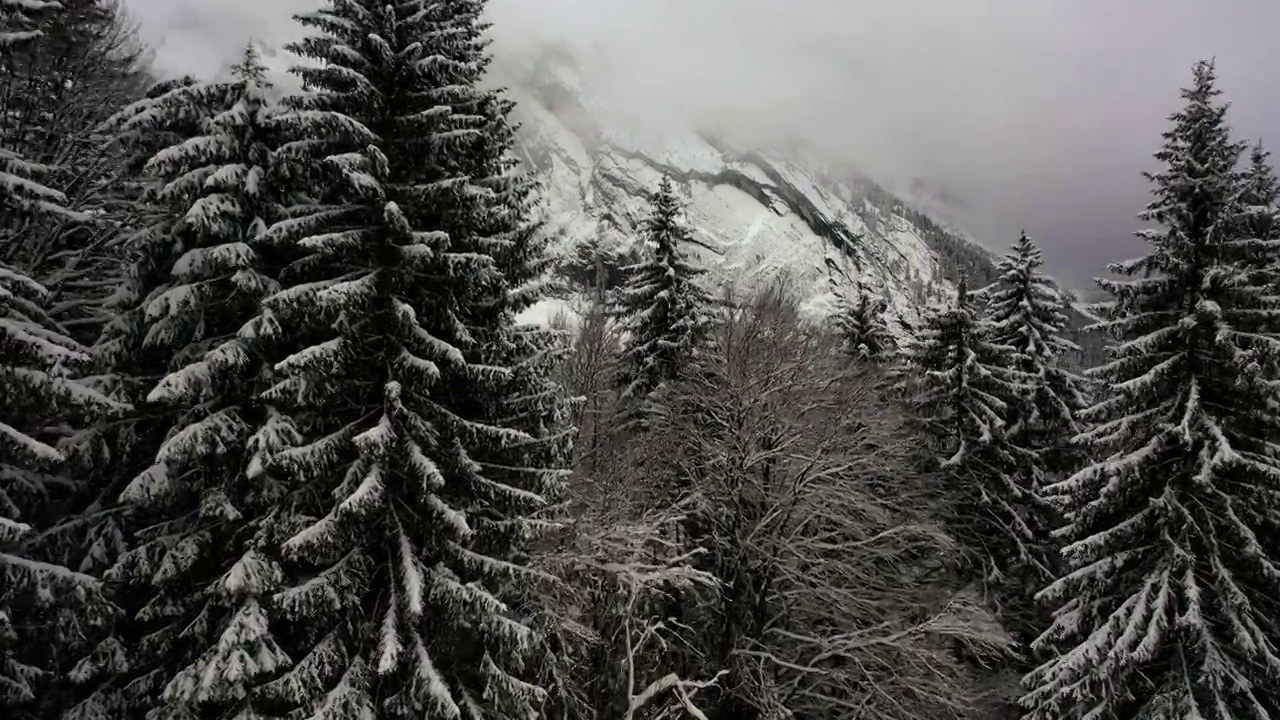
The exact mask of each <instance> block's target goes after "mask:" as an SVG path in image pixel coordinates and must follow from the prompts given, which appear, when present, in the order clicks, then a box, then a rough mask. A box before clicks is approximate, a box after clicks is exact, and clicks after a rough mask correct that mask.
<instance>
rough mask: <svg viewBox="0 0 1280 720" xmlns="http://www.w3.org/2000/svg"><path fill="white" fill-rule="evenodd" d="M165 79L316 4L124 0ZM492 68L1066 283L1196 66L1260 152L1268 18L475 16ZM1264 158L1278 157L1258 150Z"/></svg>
mask: <svg viewBox="0 0 1280 720" xmlns="http://www.w3.org/2000/svg"><path fill="white" fill-rule="evenodd" d="M126 2H127V3H128V4H129V6H130V7H131V8H132V9H133V10H134V12H135V14H136V15H137V16H138V17H139V19H140V20H141V21H142V22H143V23H144V29H145V31H146V34H147V35H148V37H149V38H150V39H151V40H152V41H153V43H154V44H155V45H156V47H157V48H158V53H157V54H158V61H159V62H160V63H162V64H163V65H165V66H167V67H171V68H173V69H174V70H175V71H182V72H194V73H198V74H207V73H212V72H216V71H217V70H218V68H220V67H223V66H224V65H225V62H226V61H225V58H226V57H229V56H230V55H231V54H232V53H234V52H235V51H236V49H237V48H238V47H239V46H241V45H242V44H243V43H244V41H245V39H247V38H248V37H250V36H255V37H258V38H260V39H262V40H265V41H267V42H268V43H271V44H276V43H279V42H282V41H283V40H285V39H287V38H289V37H292V36H294V35H295V34H296V33H297V28H296V26H295V24H293V23H292V22H291V21H290V20H289V16H290V15H291V14H292V13H293V12H297V11H300V10H305V9H307V8H309V7H315V6H317V5H318V3H317V2H316V0H126ZM490 12H491V18H492V20H493V22H494V36H495V39H496V47H497V51H498V52H500V53H519V52H521V51H522V50H527V49H529V48H531V47H534V46H537V45H540V44H542V43H547V42H556V43H567V44H569V45H571V46H575V47H576V48H577V49H578V50H579V51H580V52H582V53H583V54H584V56H586V57H587V58H589V62H591V63H593V67H595V69H596V70H597V71H599V72H603V73H607V77H608V78H609V85H610V86H611V88H612V89H613V93H612V94H613V95H614V96H615V97H617V98H622V99H623V100H624V101H625V102H626V103H627V104H628V106H629V109H631V110H632V111H633V112H639V113H643V112H645V111H652V112H654V113H657V114H661V115H663V116H669V115H671V114H672V113H679V114H682V115H686V116H688V117H689V118H691V119H696V120H706V119H712V120H714V121H715V122H717V123H720V124H723V125H725V126H728V127H730V128H732V129H733V130H735V131H737V132H741V133H753V134H756V135H758V136H760V137H762V138H768V139H770V140H784V139H787V138H795V137H798V138H804V139H806V140H808V141H810V142H814V143H816V144H819V145H821V146H822V147H824V148H826V149H828V150H829V151H831V152H834V153H837V154H839V155H841V156H844V157H847V158H848V159H850V160H852V161H854V162H856V163H858V164H859V165H860V166H861V167H863V168H864V169H865V170H866V172H867V173H868V174H870V175H872V176H873V177H877V178H880V179H882V180H884V181H885V182H887V183H890V184H895V185H897V184H906V183H909V182H910V181H911V180H912V179H915V178H921V179H925V180H927V181H928V182H929V183H930V184H932V185H935V186H938V187H941V188H943V189H944V190H945V191H946V192H948V193H949V194H951V195H954V196H955V197H956V198H959V199H960V200H962V201H963V202H962V207H960V208H957V212H958V213H959V215H960V219H961V220H962V222H963V223H964V224H965V225H966V226H967V227H968V228H969V229H970V230H971V231H972V232H973V233H974V234H975V235H976V236H977V237H979V238H980V239H981V240H983V241H984V242H986V243H987V244H988V245H991V246H993V247H997V248H1000V247H1004V246H1005V245H1007V244H1008V243H1009V242H1011V241H1012V240H1013V239H1014V238H1015V237H1016V235H1017V232H1018V230H1019V229H1020V228H1023V227H1025V228H1026V229H1027V230H1028V232H1030V233H1031V234H1032V235H1033V236H1035V237H1036V238H1037V239H1038V240H1039V241H1040V242H1041V244H1042V245H1043V246H1044V247H1045V254H1046V257H1047V260H1048V262H1049V264H1050V267H1051V269H1053V270H1055V271H1056V272H1058V273H1059V274H1060V275H1061V276H1062V277H1063V279H1064V280H1067V281H1069V282H1072V283H1074V284H1077V285H1082V284H1085V283H1087V281H1088V278H1089V277H1091V276H1092V275H1095V274H1098V273H1100V272H1101V271H1102V269H1103V266H1104V265H1105V263H1106V262H1108V261H1110V260H1115V259H1120V258H1123V257H1127V256H1129V255H1133V254H1137V253H1139V252H1141V250H1142V247H1141V245H1140V244H1139V243H1138V242H1137V241H1136V240H1134V239H1133V238H1132V237H1131V235H1130V233H1131V232H1132V231H1133V230H1135V229H1137V228H1138V227H1139V222H1138V221H1137V220H1136V219H1135V216H1136V214H1137V213H1138V212H1139V211H1140V210H1141V209H1142V207H1143V205H1144V204H1145V203H1146V200H1147V193H1148V188H1147V186H1146V184H1145V182H1144V181H1143V180H1142V179H1141V176H1140V172H1141V171H1142V170H1144V169H1149V168H1150V167H1151V166H1152V161H1151V157H1150V156H1151V153H1152V152H1153V151H1154V150H1155V148H1156V147H1157V146H1158V144H1159V142H1160V133H1161V132H1162V131H1163V130H1164V129H1165V127H1166V126H1167V121H1166V116H1167V115H1168V114H1169V113H1170V112H1172V111H1173V110H1175V109H1177V107H1178V105H1179V98H1178V89H1179V87H1181V86H1182V85H1184V84H1185V83H1186V82H1187V81H1188V80H1189V79H1190V67H1191V65H1192V64H1193V63H1194V62H1195V61H1196V60H1198V59H1201V58H1206V57H1214V56H1216V58H1217V60H1218V67H1219V75H1220V77H1221V81H1222V82H1221V87H1222V88H1223V89H1224V90H1225V91H1226V97H1227V99H1229V100H1232V101H1233V103H1234V107H1233V109H1232V112H1231V122H1232V124H1233V126H1234V127H1235V128H1236V130H1237V134H1238V135H1239V136H1240V137H1243V138H1254V137H1258V136H1259V135H1261V136H1263V137H1264V139H1265V138H1266V137H1267V136H1268V135H1271V136H1274V137H1275V138H1276V142H1277V143H1280V71H1277V69H1276V68H1277V65H1276V64H1275V62H1274V53H1273V50H1272V48H1273V47H1274V34H1275V33H1274V28H1276V27H1278V26H1280V4H1277V3H1274V2H1271V1H1270V0H1228V1H1224V2H1220V3H1205V2H1199V1H1198V0H1125V1H1124V2H1115V1H1114V0H1077V1H1075V2H1065V1H1062V0H966V1H965V2H955V0H894V1H893V2H886V1H885V0H787V1H786V2H782V1H781V0H694V1H690V0H491V4H490ZM1278 150H1280V148H1278Z"/></svg>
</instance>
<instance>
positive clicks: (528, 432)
mask: <svg viewBox="0 0 1280 720" xmlns="http://www.w3.org/2000/svg"><path fill="white" fill-rule="evenodd" d="M482 9H483V3H482V2H478V1H463V0H457V1H454V2H446V3H428V2H423V1H405V2H397V3H385V2H383V1H382V0H335V1H334V2H331V3H327V4H326V5H325V6H324V7H323V8H322V9H320V10H318V11H316V12H313V13H309V14H305V15H301V16H298V20H299V21H300V22H301V23H302V24H303V25H304V26H305V27H307V28H309V29H311V30H312V31H313V32H314V34H312V35H311V36H310V37H307V38H306V39H303V40H301V41H299V42H297V43H296V44H294V45H292V46H291V48H290V49H291V50H292V51H294V52H296V53H298V54H300V55H302V56H304V57H307V58H311V59H314V60H317V61H319V62H318V63H316V64H314V65H305V66H300V67H298V68H296V69H295V72H296V73H297V74H298V75H299V76H300V77H301V78H302V80H303V81H304V84H305V87H306V88H307V90H306V91H305V92H303V93H301V94H298V95H295V96H293V97H291V98H289V99H288V100H287V101H286V105H287V106H288V108H289V112H287V113H285V114H284V115H283V116H282V122H284V124H285V125H286V127H288V129H289V133H290V138H291V140H290V141H289V142H288V143H286V144H285V145H283V146H282V147H281V149H280V151H279V152H278V154H279V155H280V156H282V157H288V158H297V159H299V160H303V161H306V162H308V163H310V164H311V168H312V169H311V171H310V172H309V175H308V179H310V180H311V181H312V187H311V189H310V190H309V191H308V197H307V198H305V199H304V200H305V201H300V202H297V203H295V204H293V205H292V206H291V207H290V208H289V210H288V215H287V217H286V218H284V219H282V220H281V221H279V222H277V223H275V224H274V225H273V226H272V227H271V228H269V229H268V230H267V233H266V235H265V236H264V237H265V238H268V239H271V240H280V241H287V242H289V243H291V244H292V245H294V246H296V247H297V248H299V249H300V250H301V251H302V252H304V253H306V257H305V258H303V259H301V260H299V261H298V262H296V263H294V264H293V265H291V266H290V267H289V268H287V269H286V272H285V273H284V274H283V275H282V278H281V280H282V285H283V287H282V289H281V290H280V291H279V292H277V293H275V294H273V295H272V296H270V297H268V298H267V299H266V300H265V303H264V304H265V307H266V308H267V311H268V312H271V313H273V314H274V315H275V316H276V317H277V318H278V320H279V322H280V325H281V327H282V336H284V337H287V338H289V339H290V342H296V343H297V347H296V351H295V352H292V354H290V355H288V356H287V357H285V358H284V359H283V360H281V361H280V362H279V363H277V364H276V365H275V371H276V373H277V377H276V382H275V384H274V385H273V386H272V387H271V388H270V389H269V390H268V391H267V392H266V393H264V395H263V399H264V400H265V401H266V402H268V403H270V404H272V405H275V406H277V407H278V408H279V409H280V410H281V411H282V412H283V413H286V415H282V416H281V418H282V419H281V421H280V422H281V423H282V424H284V423H287V425H286V426H287V427H288V428H290V430H293V431H296V432H297V437H288V436H287V435H286V434H285V433H279V434H278V435H277V437H276V438H274V440H273V442H269V443H264V453H265V454H266V462H265V463H264V464H263V466H262V468H261V471H264V472H267V473H279V474H280V476H281V477H283V478H286V479H287V482H288V483H289V485H290V487H291V488H294V489H295V491H296V492H295V496H294V498H295V500H294V503H293V507H292V512H293V516H292V517H291V518H288V519H286V520H285V521H283V522H282V523H281V530H282V531H283V532H284V533H285V534H286V537H287V539H286V540H285V542H284V543H283V544H282V550H283V553H284V557H285V558H286V559H287V567H286V572H287V574H288V578H289V581H290V582H289V583H288V585H287V587H285V588H284V589H282V590H280V591H279V592H277V593H276V594H275V595H273V596H272V598H271V603H272V606H273V607H274V608H275V610H276V615H277V617H278V618H279V619H280V620H281V621H283V622H284V623H287V626H288V627H289V628H290V632H289V635H290V643H289V645H290V652H291V654H292V658H293V660H294V661H295V663H294V665H293V666H292V668H291V669H290V670H289V671H288V672H287V673H285V674H284V675H282V676H281V677H279V678H278V679H276V680H274V681H272V682H270V683H269V684H267V685H266V686H264V687H263V688H262V689H261V692H260V696H261V697H262V698H263V699H264V701H266V702H273V703H281V704H283V705H285V706H289V707H294V708H296V709H297V712H298V713H299V714H300V716H304V717H310V718H315V719H316V720H323V719H327V718H331V719H333V720H338V719H341V718H350V717H383V718H410V717H412V718H421V717H439V718H460V717H463V716H465V717H469V718H480V717H530V716H532V715H533V714H534V713H535V712H536V710H535V709H536V708H537V707H538V706H539V705H540V703H541V701H542V698H543V696H544V691H543V690H542V689H541V688H540V687H538V686H536V685H535V684H533V683H531V682H529V676H530V672H529V669H528V667H527V662H528V660H529V659H530V657H531V651H533V650H534V649H535V648H537V647H538V638H537V637H536V636H535V635H534V633H533V631H532V630H531V628H530V626H529V625H528V624H527V623H526V622H525V618H524V611H525V607H524V602H525V601H526V600H527V599H528V596H529V595H530V594H531V593H530V590H531V588H532V587H534V585H535V581H538V580H540V579H542V577H543V576H542V575H540V574H538V573H536V572H535V571H533V570H531V569H529V567H528V566H527V564H526V562H525V558H524V552H523V549H522V548H523V545H524V542H525V541H526V540H527V539H528V538H529V537H530V536H531V534H533V533H534V532H535V530H536V529H537V524H536V523H535V522H534V521H533V520H532V519H531V518H530V513H531V512H532V511H534V510H537V509H539V508H541V507H542V506H543V505H544V504H545V503H546V502H547V500H548V499H549V497H550V496H551V494H552V493H554V492H556V491H557V490H558V487H559V485H560V479H559V477H560V474H561V473H560V471H559V469H558V467H559V463H560V462H561V458H560V455H561V454H562V453H563V450H564V446H565V444H566V437H567V435H566V434H565V433H564V432H563V429H562V428H561V427H560V424H561V422H562V420H563V417H562V415H563V412H562V410H561V407H560V403H559V401H558V393H557V389H556V387H555V385H554V384H553V383H552V382H551V381H550V380H549V379H548V378H547V376H546V373H547V368H546V365H547V363H548V361H549V360H548V359H549V358H550V357H552V356H553V354H554V348H552V347H551V346H550V345H549V343H547V342H546V338H545V336H544V335H543V334H542V333H540V332H538V331H534V330H530V329H528V328H521V327H518V326H517V325H516V324H515V319H514V318H515V314H516V312H517V311H518V310H519V309H521V308H523V307H524V306H525V305H526V304H527V303H528V302H531V301H532V300H534V299H536V297H537V295H536V283H535V281H536V279H537V276H538V272H539V267H538V265H539V263H538V249H539V248H538V245H537V243H535V242H534V241H533V237H534V236H533V234H532V228H531V227H530V223H529V217H528V215H527V213H528V211H529V206H530V197H529V192H530V190H531V187H532V186H531V184H530V182H529V181H528V180H527V179H526V178H524V177H523V176H522V175H520V174H518V173H517V172H516V171H515V169H514V164H513V161H512V158H511V155H510V150H511V143H512V132H513V129H512V126H511V124H510V123H509V122H508V121H507V113H508V111H509V109H510V104H509V103H508V102H507V101H505V100H504V99H503V98H502V96H501V95H500V94H498V93H496V92H491V91H485V90H481V89H479V87H478V84H479V83H480V81H481V80H482V77H483V73H484V68H485V66H486V65H487V62H488V58H487V49H486V42H485V41H484V40H483V39H482V37H481V33H482V31H483V30H484V25H483V24H482V23H481V22H480V20H479V17H480V13H481V11H482ZM285 418H287V420H286V419H285ZM255 474H256V473H251V476H254V475H255Z"/></svg>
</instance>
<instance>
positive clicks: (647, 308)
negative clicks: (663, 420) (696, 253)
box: [614, 177, 711, 398]
mask: <svg viewBox="0 0 1280 720" xmlns="http://www.w3.org/2000/svg"><path fill="white" fill-rule="evenodd" d="M650 202H651V203H652V210H651V213H650V216H649V219H648V221H647V222H646V223H645V227H644V230H645V236H644V240H645V242H646V243H647V244H648V245H649V247H648V252H647V253H646V255H647V256H646V257H645V258H644V259H643V260H641V261H640V262H639V263H636V264H635V265H630V266H628V267H626V268H624V272H625V273H626V280H625V282H624V283H623V286H622V287H621V288H620V289H619V292H618V297H617V300H616V307H615V309H614V312H615V313H616V314H617V317H618V318H619V328H620V330H621V331H622V333H623V348H622V361H623V362H622V364H623V370H622V371H621V374H622V381H623V384H624V387H625V389H624V391H623V393H624V395H625V396H627V397H637V398H639V397H644V396H646V395H648V394H649V393H651V392H652V391H653V390H655V389H656V388H657V387H658V386H659V385H661V384H662V383H664V382H666V381H668V380H672V379H674V378H675V377H676V376H677V375H678V374H679V372H680V369H681V368H682V367H683V366H684V365H685V364H686V363H687V362H688V361H689V360H690V359H692V358H693V357H695V356H696V354H697V351H698V346H699V344H700V343H702V342H703V341H704V339H705V338H706V336H707V329H708V326H709V325H710V323H711V315H710V308H711V301H710V298H709V297H708V296H707V294H706V291H704V290H703V289H702V288H701V287H700V286H699V285H698V277H699V276H700V275H702V273H703V272H704V271H703V270H702V269H701V268H698V267H696V266H695V265H693V264H692V263H690V262H689V260H688V258H686V257H685V254H684V249H683V248H682V247H681V246H683V245H686V244H688V243H689V241H690V235H689V230H688V228H686V227H685V226H684V224H683V222H682V219H681V217H680V216H681V213H682V208H681V206H680V200H679V198H677V197H676V194H675V190H674V188H673V187H672V186H671V179H670V178H668V177H663V178H662V182H661V183H660V184H659V185H658V190H657V192H655V193H654V194H653V197H652V198H651V201H650Z"/></svg>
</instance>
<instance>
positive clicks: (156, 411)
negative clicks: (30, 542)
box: [62, 78, 232, 573]
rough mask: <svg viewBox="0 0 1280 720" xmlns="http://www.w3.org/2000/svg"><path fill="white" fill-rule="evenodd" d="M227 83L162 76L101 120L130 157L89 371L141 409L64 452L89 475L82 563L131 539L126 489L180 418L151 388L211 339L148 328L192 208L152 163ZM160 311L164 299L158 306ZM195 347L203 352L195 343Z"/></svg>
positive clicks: (204, 117) (195, 128) (73, 548)
mask: <svg viewBox="0 0 1280 720" xmlns="http://www.w3.org/2000/svg"><path fill="white" fill-rule="evenodd" d="M230 87H232V86H231V85H230V84H226V83H220V84H208V83H204V84H201V83H197V82H196V81H195V80H194V79H193V78H183V79H180V80H170V81H166V82H163V83H158V84H157V85H155V86H154V87H152V88H151V90H150V91H149V92H148V93H147V96H146V97H145V98H144V99H142V100H139V101H137V102H135V103H133V104H131V105H128V106H126V107H125V108H123V109H121V110H120V111H119V112H117V113H116V114H115V115H113V116H112V117H111V118H110V119H108V120H107V122H105V123H104V124H103V126H102V128H101V130H102V132H103V133H104V134H110V135H111V140H110V141H109V142H110V143H111V144H112V145H113V146H115V147H116V148H117V149H118V152H119V153H120V154H121V155H122V156H124V157H125V158H126V163H125V179H123V180H122V181H121V183H120V187H119V188H117V192H118V196H117V198H116V199H115V200H114V201H112V203H111V204H109V205H105V206H104V207H103V210H104V212H106V213H107V214H108V215H109V216H111V217H114V218H115V221H114V222H115V223H116V224H117V226H118V228H117V237H116V238H115V239H114V240H113V244H114V246H115V247H114V249H113V255H114V256H115V257H116V258H117V261H118V263H119V266H120V270H119V273H120V277H119V278H113V280H114V284H115V290H114V292H112V293H111V295H109V296H108V297H107V298H105V300H103V301H102V303H101V306H100V307H98V308H97V309H95V310H94V311H92V314H93V315H94V316H95V317H96V318H98V319H99V321H100V322H101V323H102V331H101V333H100V334H99V336H98V337H97V339H96V342H95V344H94V345H93V347H92V348H91V352H92V355H93V358H94V366H95V375H94V376H93V377H91V378H89V379H88V380H89V381H90V383H91V384H92V386H93V387H94V388H95V389H97V390H99V391H100V392H102V393H104V394H106V395H108V396H109V397H111V398H113V399H116V400H118V401H120V402H125V403H129V404H131V405H133V406H135V407H138V408H141V409H140V410H139V411H138V412H135V413H132V414H131V415H129V416H128V417H126V418H124V419H123V420H122V421H120V422H116V423H110V424H102V425H99V426H96V427H90V428H85V429H83V430H82V431H81V432H79V433H77V435H76V436H75V437H74V438H73V439H72V441H71V442H70V443H69V444H68V453H69V454H71V456H72V459H73V460H74V464H75V466H76V467H77V468H78V469H79V470H80V471H81V474H82V475H83V476H85V477H84V478H83V480H84V481H83V482H81V483H80V485H81V487H80V488H79V497H78V498H77V501H76V507H75V510H76V514H78V515H80V516H82V519H81V520H80V521H79V522H77V523H75V524H74V526H73V527H75V528H76V530H77V532H75V533H68V537H66V538H64V539H63V540H62V542H63V543H64V544H65V545H66V546H67V548H68V549H67V554H68V562H69V564H71V565H72V566H74V567H78V568H79V569H80V570H82V571H84V572H91V573H98V572H102V571H104V570H106V568H108V567H110V566H111V565H113V564H114V563H115V562H116V560H117V559H118V558H119V556H120V554H121V553H123V552H124V551H125V550H126V549H127V548H128V547H129V546H130V544H131V542H132V540H131V539H130V538H128V537H127V534H128V533H127V528H126V525H127V524H128V523H127V522H126V521H127V519H128V515H129V513H128V512H122V510H125V509H126V508H128V506H127V505H126V506H125V508H121V507H118V501H119V497H120V494H121V492H123V490H124V488H125V487H126V486H127V485H128V483H129V482H130V481H131V480H132V479H133V478H135V477H137V476H138V474H139V473H141V472H143V471H144V470H146V469H147V468H148V467H150V466H151V465H152V464H153V463H154V461H155V457H156V452H157V451H158V450H159V448H160V445H161V444H162V443H163V442H164V438H165V434H166V433H167V432H168V430H169V429H170V428H171V427H172V425H173V422H174V417H173V413H172V412H171V411H170V410H168V409H165V408H163V407H161V406H158V405H154V404H148V403H146V396H147V394H148V393H149V392H150V391H151V389H152V388H153V387H155V386H156V384H157V383H159V382H160V380H161V379H162V378H164V377H165V376H166V375H168V374H169V373H170V372H171V371H173V370H175V369H177V367H179V366H180V365H179V366H174V365H173V364H172V363H173V361H174V358H175V357H176V356H177V355H179V354H180V353H181V351H182V350H183V347H184V345H185V344H186V343H188V342H190V343H199V342H201V341H202V340H204V339H205V338H203V337H202V336H197V335H198V333H197V335H190V334H189V333H188V334H187V335H182V334H181V333H169V334H168V335H167V336H166V335H165V334H164V333H163V332H162V331H156V332H155V333H152V332H151V330H150V328H151V326H152V324H153V323H155V322H156V321H157V318H155V317H148V308H149V307H151V301H152V300H153V299H155V298H158V297H160V296H162V295H163V294H164V293H165V292H166V291H168V290H169V289H171V288H172V287H173V283H174V279H173V278H172V277H171V272H172V269H173V267H174V264H175V263H176V261H177V260H178V259H179V258H180V257H181V256H182V254H183V252H185V248H184V247H183V246H182V245H180V244H175V243H174V242H173V239H174V238H175V237H178V236H179V233H178V232H177V231H176V230H175V225H176V224H177V223H178V222H179V221H180V219H181V218H182V216H183V215H184V214H185V212H186V209H184V208H181V207H180V203H175V202H170V201H166V200H164V199H163V198H162V197H161V196H162V193H163V192H164V190H165V187H166V186H167V185H168V183H169V181H170V180H172V178H165V177H162V176H160V174H159V173H156V172H151V171H149V170H148V166H149V164H150V162H151V160H152V158H154V157H155V156H156V155H157V153H159V152H161V151H162V150H165V149H166V148H170V147H175V146H178V145H180V144H181V143H183V142H185V141H187V140H190V139H192V138H197V137H201V136H204V135H205V133H206V131H207V130H208V129H209V128H208V123H209V120H210V118H212V117H213V116H214V115H215V114H217V113H218V112H219V110H220V109H225V108H227V107H230V104H229V103H230V99H229V97H227V96H226V95H225V94H222V95H221V96H219V95H220V93H222V92H225V91H226V90H227V89H228V88H230ZM195 179H196V176H192V177H191V178H188V181H189V182H193V181H195ZM171 199H172V198H171ZM164 311H165V310H164V307H163V306H161V305H156V306H155V309H154V310H153V312H160V313H162V314H163V313H164ZM189 317H190V316H187V318H188V319H189ZM199 332H203V331H202V330H201V331H199ZM192 352H194V353H197V354H199V353H201V352H203V351H202V350H201V349H199V348H198V347H197V348H195V349H194V350H192Z"/></svg>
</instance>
